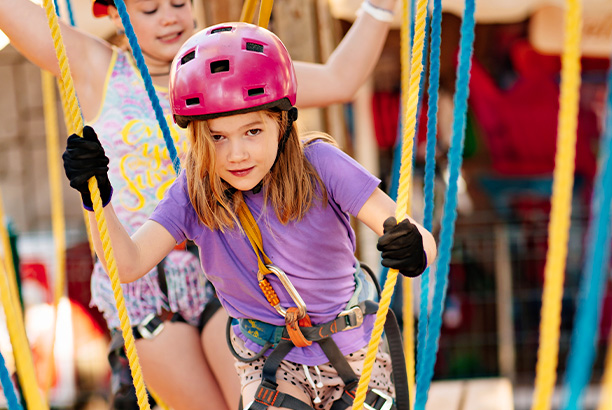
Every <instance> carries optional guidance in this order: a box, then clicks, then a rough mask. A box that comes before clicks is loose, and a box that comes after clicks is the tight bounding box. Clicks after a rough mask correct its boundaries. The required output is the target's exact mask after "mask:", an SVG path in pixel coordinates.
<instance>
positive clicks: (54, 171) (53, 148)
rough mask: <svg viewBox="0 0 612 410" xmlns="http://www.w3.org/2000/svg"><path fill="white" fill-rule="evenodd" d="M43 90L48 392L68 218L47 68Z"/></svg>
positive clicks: (63, 280) (63, 284)
mask: <svg viewBox="0 0 612 410" xmlns="http://www.w3.org/2000/svg"><path fill="white" fill-rule="evenodd" d="M41 81H42V90H43V112H44V118H45V134H46V138H47V163H48V172H49V187H50V190H51V218H52V223H51V226H52V230H53V241H54V244H55V275H54V276H55V283H54V286H53V311H54V316H53V325H52V329H54V330H53V333H52V336H51V354H50V355H49V358H48V360H47V364H46V370H47V374H46V377H45V385H44V386H43V391H45V392H46V393H47V394H49V390H50V389H51V384H52V382H53V375H54V370H55V366H54V361H55V355H54V354H53V351H54V347H55V334H56V326H57V313H58V306H59V302H60V299H61V298H62V296H63V295H64V289H65V287H66V234H65V232H66V221H65V219H64V204H63V195H62V183H61V178H62V171H61V166H60V163H59V158H61V155H60V153H59V149H58V147H59V135H58V134H59V132H58V122H57V110H56V106H55V88H54V87H55V81H54V78H53V75H52V74H51V73H50V72H48V71H41Z"/></svg>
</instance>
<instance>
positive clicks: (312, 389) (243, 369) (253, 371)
mask: <svg viewBox="0 0 612 410" xmlns="http://www.w3.org/2000/svg"><path fill="white" fill-rule="evenodd" d="M231 340H232V345H233V346H234V349H235V350H236V353H238V354H239V355H240V356H242V357H249V356H251V357H252V356H254V355H255V354H256V352H254V351H252V350H250V349H248V348H246V347H245V346H244V341H243V340H242V339H241V338H239V337H237V336H236V335H235V334H234V333H233V332H232V333H231ZM381 349H382V343H381V345H380V346H379V348H378V353H377V354H376V361H375V362H374V367H373V368H372V375H371V378H370V385H369V387H370V388H371V389H377V390H380V391H381V392H383V393H385V394H387V395H389V396H391V397H393V396H394V394H395V389H394V386H393V382H392V380H391V371H392V368H391V358H390V357H389V355H388V354H387V353H385V352H383V351H382V350H381ZM366 352H367V347H364V348H362V349H360V350H357V351H356V352H354V353H351V354H349V355H347V356H345V357H346V360H347V361H348V363H349V365H350V366H351V367H352V368H353V370H354V371H355V374H357V376H360V375H361V369H362V368H363V362H364V360H365V356H366ZM264 362H265V358H263V357H262V358H260V359H258V360H255V361H254V362H250V363H245V362H242V361H239V360H236V363H235V364H234V366H235V367H236V370H237V372H238V376H239V377H240V383H241V385H242V391H244V388H245V387H246V386H248V385H250V384H251V383H257V384H259V383H260V380H261V372H262V368H263V364H264ZM276 377H277V381H278V380H286V381H288V382H290V383H292V384H293V385H297V386H301V387H302V388H303V389H304V391H305V392H306V393H307V394H308V395H309V396H310V398H311V399H312V403H311V405H312V406H313V407H314V408H315V409H316V410H329V409H330V408H331V407H332V405H333V404H334V402H335V401H336V400H338V399H339V398H340V397H341V396H342V393H343V391H344V390H343V388H344V383H343V382H342V379H341V378H340V376H338V372H337V371H336V370H335V369H334V368H333V367H332V366H331V364H330V363H325V364H322V365H320V366H305V365H302V364H298V363H294V362H290V361H288V360H283V361H282V362H281V365H280V367H279V368H278V371H277V372H276ZM317 397H318V398H319V400H320V403H316V402H315V400H316V398H317ZM319 400H316V401H317V402H318V401H319Z"/></svg>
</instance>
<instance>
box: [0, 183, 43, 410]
mask: <svg viewBox="0 0 612 410" xmlns="http://www.w3.org/2000/svg"><path fill="white" fill-rule="evenodd" d="M0 221H4V205H3V201H2V194H1V192H0ZM0 232H1V234H2V242H3V246H4V249H5V251H4V254H5V256H7V257H6V258H0V298H1V299H2V308H3V309H4V314H5V315H6V327H7V329H8V333H9V337H10V339H11V345H12V346H13V354H14V356H15V365H16V367H17V376H18V377H19V382H20V383H21V386H22V388H23V395H24V398H25V400H26V403H27V407H28V409H30V410H48V408H49V407H48V406H47V403H45V400H44V398H43V396H42V395H41V394H40V391H39V390H38V384H37V382H36V375H35V373H34V362H33V360H32V352H30V344H29V343H28V338H27V336H26V331H25V325H24V323H23V316H22V313H21V307H20V304H19V302H18V301H19V294H18V292H17V284H16V279H15V270H14V268H13V263H12V262H11V263H9V260H11V261H12V257H10V255H11V248H10V244H9V243H8V233H7V232H6V228H5V226H4V223H0ZM7 245H8V247H7Z"/></svg>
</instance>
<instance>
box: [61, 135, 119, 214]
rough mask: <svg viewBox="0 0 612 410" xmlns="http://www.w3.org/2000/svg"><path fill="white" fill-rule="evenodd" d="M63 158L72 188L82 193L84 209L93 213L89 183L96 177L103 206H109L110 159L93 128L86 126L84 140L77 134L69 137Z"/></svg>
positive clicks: (110, 195)
mask: <svg viewBox="0 0 612 410" xmlns="http://www.w3.org/2000/svg"><path fill="white" fill-rule="evenodd" d="M62 158H63V160H64V171H65V172H66V176H67V177H68V179H69V180H70V186H71V187H72V188H74V189H76V190H77V191H79V192H80V193H81V198H82V199H83V207H84V208H85V209H87V210H89V211H93V203H92V201H91V194H90V192H89V186H88V183H87V181H88V180H89V179H90V178H91V177H94V176H95V177H96V180H97V181H98V188H99V189H100V196H101V198H102V206H106V205H108V203H109V202H110V200H111V197H112V195H113V187H112V186H111V183H110V180H109V179H108V157H107V156H106V154H105V153H104V148H102V144H100V140H98V136H97V135H96V132H95V131H94V130H93V128H91V127H90V126H85V127H84V128H83V138H81V137H79V136H78V135H76V134H72V135H71V136H70V137H68V141H67V143H66V151H64V154H63V155H62Z"/></svg>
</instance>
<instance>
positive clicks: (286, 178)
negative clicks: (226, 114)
mask: <svg viewBox="0 0 612 410" xmlns="http://www.w3.org/2000/svg"><path fill="white" fill-rule="evenodd" d="M261 115H267V116H269V117H270V118H273V119H274V120H275V121H276V122H277V123H278V124H279V136H280V135H283V134H284V133H285V129H286V126H287V112H286V111H281V112H279V111H274V110H262V111H261ZM187 129H188V134H189V139H190V142H191V144H190V148H189V151H188V153H187V158H186V161H185V168H186V174H187V187H188V190H189V199H190V200H191V204H192V205H193V207H194V209H195V211H196V214H197V215H198V219H199V220H200V221H201V222H202V223H203V224H204V225H205V226H207V227H208V228H210V229H219V230H221V231H225V230H226V229H232V228H233V227H234V226H235V225H238V226H240V223H239V221H238V217H237V209H238V206H239V205H240V203H241V202H242V201H243V200H244V199H243V197H242V192H240V191H237V192H235V193H230V191H229V190H228V188H230V186H229V185H228V184H227V183H226V182H224V181H222V180H221V179H220V178H219V175H217V174H216V172H215V165H216V158H215V146H214V143H213V141H212V137H211V134H210V130H209V128H208V123H207V122H206V121H193V122H191V123H190V124H189V126H188V128H187ZM315 141H325V142H329V143H332V144H334V145H335V142H334V140H333V139H332V138H331V137H330V136H328V135H326V134H322V133H310V134H308V135H307V136H306V139H305V141H304V142H301V141H300V138H299V136H298V131H297V129H296V127H295V126H293V128H292V130H291V132H290V134H289V137H288V139H287V142H286V144H285V148H284V150H283V152H282V153H281V154H280V155H279V156H278V158H277V159H276V163H275V164H274V166H273V167H272V170H271V172H269V173H267V174H266V176H265V177H264V179H263V188H262V190H263V192H264V206H267V205H268V203H269V204H270V205H271V206H272V207H273V208H274V211H275V213H276V216H277V217H278V219H279V220H280V221H281V222H282V223H283V224H286V223H287V222H289V221H292V220H300V219H301V218H302V217H303V216H304V214H305V213H306V212H307V211H308V210H309V209H310V207H311V206H312V203H313V202H314V201H315V200H321V201H322V203H324V204H325V203H327V191H326V190H325V186H324V185H323V181H322V180H321V178H320V177H319V175H318V174H317V172H316V170H315V169H314V167H313V166H312V164H311V163H310V162H309V161H308V159H307V158H306V156H305V155H304V145H308V144H310V143H313V142H315Z"/></svg>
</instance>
